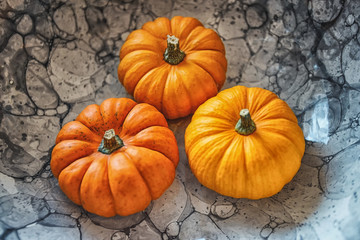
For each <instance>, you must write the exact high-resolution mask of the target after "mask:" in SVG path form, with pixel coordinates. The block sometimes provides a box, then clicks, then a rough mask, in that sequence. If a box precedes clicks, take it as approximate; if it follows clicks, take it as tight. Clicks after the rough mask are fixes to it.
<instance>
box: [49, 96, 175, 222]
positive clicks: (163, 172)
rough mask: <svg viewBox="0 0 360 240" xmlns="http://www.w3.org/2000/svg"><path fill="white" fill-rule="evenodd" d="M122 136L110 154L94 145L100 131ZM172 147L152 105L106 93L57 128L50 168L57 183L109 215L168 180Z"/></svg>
mask: <svg viewBox="0 0 360 240" xmlns="http://www.w3.org/2000/svg"><path fill="white" fill-rule="evenodd" d="M109 129H114V130H115V133H116V134H117V135H118V136H119V137H120V138H121V139H122V140H123V142H124V145H125V146H123V147H122V148H120V149H118V150H115V151H114V152H112V153H111V154H104V153H101V152H99V151H98V147H99V145H100V143H101V141H102V137H103V135H104V132H105V131H106V130H109ZM178 161H179V153H178V147H177V143H176V139H175V136H174V134H173V133H172V131H171V130H170V129H169V128H168V125H167V122H166V119H165V118H164V116H163V115H162V114H161V113H160V112H159V111H158V110H156V109H155V108H154V107H153V106H151V105H149V104H146V103H141V104H136V103H135V102H134V101H133V100H131V99H127V98H111V99H107V100H105V101H104V102H102V104H101V105H100V106H99V105H96V104H93V105H89V106H87V107H86V108H85V109H84V110H83V111H82V112H81V113H80V114H79V116H78V117H77V118H76V120H75V121H72V122H69V123H67V124H65V125H64V127H63V128H62V129H61V130H60V132H59V134H58V136H57V138H56V145H55V147H54V149H53V151H52V156H51V162H50V166H51V170H52V172H53V174H54V176H55V177H56V178H58V181H59V185H60V188H61V189H62V190H63V192H64V193H65V194H66V195H67V196H68V197H69V199H70V200H72V201H73V202H74V203H76V204H78V205H82V206H83V208H84V209H85V210H87V211H89V212H91V213H95V214H97V215H100V216H105V217H111V216H114V215H117V214H118V215H122V216H126V215H130V214H133V213H136V212H139V211H142V210H144V209H145V208H146V207H147V206H148V205H149V203H150V201H151V200H153V199H157V198H159V197H160V196H161V195H162V193H163V192H164V191H165V190H166V189H167V188H168V187H169V186H170V185H171V184H172V182H173V180H174V177H175V168H176V166H177V164H178Z"/></svg>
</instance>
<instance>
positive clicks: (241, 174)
mask: <svg viewBox="0 0 360 240" xmlns="http://www.w3.org/2000/svg"><path fill="white" fill-rule="evenodd" d="M239 114H240V117H239ZM185 149H186V153H187V155H188V159H189V164H190V167H191V170H192V172H193V173H194V175H195V176H196V178H197V179H198V180H199V182H200V183H202V184H203V185H204V186H206V187H208V188H210V189H212V190H214V191H216V192H218V193H220V194H223V195H226V196H231V197H235V198H249V199H260V198H265V197H270V196H272V195H274V194H276V193H278V192H279V191H280V190H281V189H282V188H283V186H284V185H285V184H286V183H288V182H289V181H290V180H291V179H292V178H293V177H294V175H295V174H296V172H297V171H298V169H299V167H300V164H301V159H302V157H303V155H304V151H305V140H304V135H303V133H302V130H301V128H300V127H299V125H298V122H297V118H296V116H295V115H294V113H293V112H292V110H291V109H290V107H289V106H288V105H287V104H286V102H284V101H283V100H281V99H279V98H278V97H277V96H276V95H275V94H274V93H272V92H270V91H268V90H265V89H261V88H246V87H243V86H236V87H233V88H230V89H227V90H224V91H222V92H220V93H219V94H218V95H217V96H216V97H213V98H211V99H209V100H207V101H206V102H205V103H204V104H202V105H201V106H200V107H199V108H198V109H197V110H196V112H195V114H194V115H193V117H192V120H191V123H190V124H189V126H188V127H187V129H186V132H185Z"/></svg>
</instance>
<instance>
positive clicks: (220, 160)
mask: <svg viewBox="0 0 360 240" xmlns="http://www.w3.org/2000/svg"><path fill="white" fill-rule="evenodd" d="M235 138H236V135H233V137H232V139H231V141H229V143H228V144H227V145H226V147H224V148H223V149H224V152H222V154H221V157H220V158H219V161H218V163H217V165H216V174H215V188H216V189H217V188H218V183H219V182H222V181H219V180H218V175H219V171H220V165H221V163H222V162H223V158H224V156H225V154H226V152H227V150H228V148H229V147H230V146H231V145H232V144H233V142H234V139H235Z"/></svg>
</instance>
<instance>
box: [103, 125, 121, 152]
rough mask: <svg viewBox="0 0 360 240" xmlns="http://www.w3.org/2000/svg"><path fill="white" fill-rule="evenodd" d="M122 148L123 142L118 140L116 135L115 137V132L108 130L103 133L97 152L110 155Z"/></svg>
mask: <svg viewBox="0 0 360 240" xmlns="http://www.w3.org/2000/svg"><path fill="white" fill-rule="evenodd" d="M123 146H124V142H123V141H122V140H121V139H120V138H119V136H118V135H115V130H114V129H109V130H107V131H106V132H105V134H104V138H103V140H102V141H101V143H100V146H99V148H98V151H99V152H101V153H104V154H111V153H112V152H113V151H115V150H116V149H119V148H121V147H123Z"/></svg>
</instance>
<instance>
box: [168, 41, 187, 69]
mask: <svg viewBox="0 0 360 240" xmlns="http://www.w3.org/2000/svg"><path fill="white" fill-rule="evenodd" d="M184 57H185V53H184V52H183V51H181V50H180V48H179V39H178V38H177V37H175V36H170V35H167V48H166V50H165V53H164V60H165V62H167V63H169V64H171V65H177V64H179V63H180V62H181V61H182V60H183V59H184Z"/></svg>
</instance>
